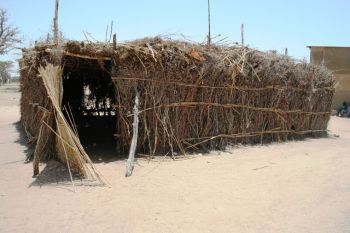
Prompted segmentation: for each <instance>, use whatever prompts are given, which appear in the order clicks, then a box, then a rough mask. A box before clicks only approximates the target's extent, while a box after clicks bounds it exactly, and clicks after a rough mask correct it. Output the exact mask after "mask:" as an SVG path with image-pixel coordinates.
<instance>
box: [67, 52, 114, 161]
mask: <svg viewBox="0 0 350 233" xmlns="http://www.w3.org/2000/svg"><path fill="white" fill-rule="evenodd" d="M63 67H64V69H63V100H62V110H63V112H64V114H65V116H66V119H67V121H68V122H69V123H70V124H71V126H72V128H73V129H74V128H76V129H77V133H78V135H79V138H80V141H81V144H82V146H83V147H84V148H85V151H86V152H87V153H88V155H89V156H90V158H91V159H92V160H93V161H94V162H105V161H109V160H113V159H115V158H116V157H117V153H116V140H115V137H114V134H115V129H116V123H117V122H116V120H117V119H116V112H115V109H114V108H113V104H115V93H114V86H113V83H112V80H111V75H110V70H111V62H110V61H98V60H90V59H82V58H76V57H68V56H67V57H65V59H64V64H63Z"/></svg>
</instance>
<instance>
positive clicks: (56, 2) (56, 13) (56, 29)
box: [53, 0, 59, 44]
mask: <svg viewBox="0 0 350 233" xmlns="http://www.w3.org/2000/svg"><path fill="white" fill-rule="evenodd" d="M58 2H59V0H55V17H54V18H53V33H54V34H53V36H54V41H55V43H56V44H58V40H59V35H58Z"/></svg>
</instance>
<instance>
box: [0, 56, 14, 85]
mask: <svg viewBox="0 0 350 233" xmlns="http://www.w3.org/2000/svg"><path fill="white" fill-rule="evenodd" d="M12 66H13V63H12V62H11V61H0V84H1V83H7V82H8V81H9V80H10V79H11V74H10V69H11V68H12Z"/></svg>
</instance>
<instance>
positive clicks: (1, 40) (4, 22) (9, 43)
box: [0, 9, 21, 55]
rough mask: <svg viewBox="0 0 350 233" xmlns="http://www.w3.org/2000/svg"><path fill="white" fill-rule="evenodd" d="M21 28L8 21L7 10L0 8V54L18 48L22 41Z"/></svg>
mask: <svg viewBox="0 0 350 233" xmlns="http://www.w3.org/2000/svg"><path fill="white" fill-rule="evenodd" d="M18 36H19V29H18V28H17V27H14V26H12V25H10V24H9V23H8V17H7V11H6V10H4V9H0V55H1V54H5V53H7V52H9V51H10V50H12V49H15V48H16V45H17V44H18V43H20V42H21V40H20V39H19V37H18Z"/></svg>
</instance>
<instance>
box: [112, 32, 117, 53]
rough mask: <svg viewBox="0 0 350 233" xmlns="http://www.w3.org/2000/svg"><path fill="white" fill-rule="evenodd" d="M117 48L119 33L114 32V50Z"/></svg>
mask: <svg viewBox="0 0 350 233" xmlns="http://www.w3.org/2000/svg"><path fill="white" fill-rule="evenodd" d="M116 49H117V35H116V34H115V33H114V34H113V50H116Z"/></svg>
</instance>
